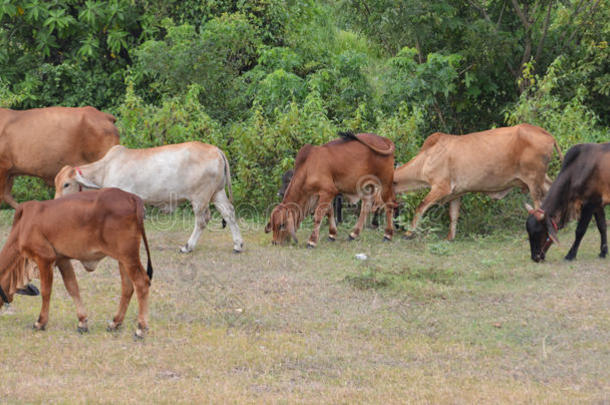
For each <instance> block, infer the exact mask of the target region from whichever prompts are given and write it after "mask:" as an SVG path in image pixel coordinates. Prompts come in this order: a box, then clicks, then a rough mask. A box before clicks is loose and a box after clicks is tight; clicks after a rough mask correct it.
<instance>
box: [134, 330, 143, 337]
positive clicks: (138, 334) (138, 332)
mask: <svg viewBox="0 0 610 405" xmlns="http://www.w3.org/2000/svg"><path fill="white" fill-rule="evenodd" d="M133 339H134V340H144V331H143V330H142V329H136V331H135V332H134V334H133Z"/></svg>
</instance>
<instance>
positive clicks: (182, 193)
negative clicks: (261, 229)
mask: <svg viewBox="0 0 610 405" xmlns="http://www.w3.org/2000/svg"><path fill="white" fill-rule="evenodd" d="M100 187H118V188H120V189H122V190H125V191H129V192H130V193H134V194H136V195H138V196H139V197H140V198H142V200H144V202H145V203H146V204H152V205H157V206H161V207H162V208H164V209H166V210H167V211H171V210H173V209H174V208H175V207H176V206H177V204H178V203H180V202H182V201H186V200H188V201H190V203H191V205H192V206H193V212H194V213H195V229H194V230H193V233H192V234H191V237H190V238H189V240H188V242H187V243H186V245H185V246H183V247H182V248H181V249H180V251H181V252H183V253H187V252H190V251H192V250H193V248H194V247H195V245H196V244H197V240H198V239H199V237H200V236H201V233H202V232H203V229H204V228H205V226H206V225H207V223H208V221H209V220H210V209H209V205H210V201H213V202H214V205H215V206H216V209H218V211H220V213H221V214H222V216H223V218H224V220H225V221H227V222H228V223H229V227H230V229H231V233H232V235H233V249H234V251H235V252H241V251H242V249H243V244H244V243H243V240H242V238H241V233H240V231H239V227H238V226H237V222H236V220H235V210H234V208H233V204H232V203H231V200H232V193H231V172H230V169H229V162H228V161H227V157H226V156H225V154H224V153H223V152H222V151H221V150H220V149H218V148H217V147H216V146H212V145H208V144H205V143H201V142H186V143H180V144H176V145H166V146H159V147H156V148H149V149H128V148H126V147H124V146H121V145H117V146H114V147H113V148H111V149H110V150H109V151H108V153H107V154H106V156H104V157H103V158H102V159H101V160H99V161H97V162H94V163H90V164H88V165H84V166H80V167H71V166H66V167H64V168H63V169H61V171H60V172H59V173H58V174H57V177H56V178H55V198H58V197H61V196H62V195H66V194H71V193H76V192H78V191H80V190H81V189H82V188H100ZM225 187H227V188H228V191H229V197H227V194H226V193H225Z"/></svg>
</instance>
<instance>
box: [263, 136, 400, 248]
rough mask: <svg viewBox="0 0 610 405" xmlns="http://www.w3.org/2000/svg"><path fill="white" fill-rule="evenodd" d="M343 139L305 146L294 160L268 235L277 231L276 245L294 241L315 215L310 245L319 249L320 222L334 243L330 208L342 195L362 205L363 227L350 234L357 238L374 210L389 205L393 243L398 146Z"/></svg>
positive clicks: (359, 225)
mask: <svg viewBox="0 0 610 405" xmlns="http://www.w3.org/2000/svg"><path fill="white" fill-rule="evenodd" d="M340 135H341V139H338V140H334V141H332V142H329V143H327V144H325V145H322V146H313V145H305V146H303V147H302V148H301V149H300V150H299V153H298V154H297V157H296V159H295V168H294V176H293V177H292V180H291V181H290V184H289V186H288V188H287V190H286V193H285V195H284V199H283V201H282V203H281V204H279V205H278V206H276V207H275V208H274V209H273V211H272V212H271V218H270V220H269V223H268V224H267V226H266V227H265V232H271V231H273V243H274V244H277V243H282V242H285V241H286V240H287V239H289V238H290V237H291V236H292V238H293V239H294V241H295V242H297V238H296V230H297V228H298V227H299V225H300V223H301V221H303V219H304V218H305V216H306V215H309V214H310V213H311V212H314V230H313V232H312V234H311V236H310V238H309V241H308V242H307V246H308V247H315V246H316V245H317V243H318V237H319V234H320V222H321V221H322V218H323V217H324V216H326V215H328V217H329V239H330V240H331V241H333V240H335V238H336V235H337V227H336V224H335V218H334V213H333V210H332V209H331V203H332V200H333V198H334V197H335V196H336V195H337V194H339V193H342V194H343V196H344V197H345V198H347V199H348V200H349V201H350V202H356V201H358V200H359V199H362V200H363V204H362V209H361V212H360V217H359V218H358V222H357V223H356V226H355V227H354V229H353V231H352V232H351V234H350V239H354V238H356V237H357V236H358V235H359V234H360V231H361V230H362V227H363V225H364V221H365V219H366V216H367V215H368V213H369V211H371V210H372V209H376V208H377V207H378V206H380V205H382V204H385V209H386V218H387V223H386V229H385V235H384V239H385V240H390V239H391V238H392V233H393V229H392V212H393V210H394V206H395V204H396V203H395V200H394V191H393V189H392V177H393V167H394V144H393V143H392V141H390V140H389V139H386V138H383V137H380V136H377V135H375V134H357V135H354V134H353V133H351V132H345V133H341V134H340Z"/></svg>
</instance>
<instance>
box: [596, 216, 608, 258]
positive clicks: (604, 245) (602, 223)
mask: <svg viewBox="0 0 610 405" xmlns="http://www.w3.org/2000/svg"><path fill="white" fill-rule="evenodd" d="M595 222H596V223H597V229H598V230H599V236H600V238H601V246H600V249H599V257H601V258H604V257H606V255H607V254H608V236H607V230H606V213H605V211H604V207H603V206H601V205H600V207H599V208H598V209H597V211H595Z"/></svg>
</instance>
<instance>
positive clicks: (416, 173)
mask: <svg viewBox="0 0 610 405" xmlns="http://www.w3.org/2000/svg"><path fill="white" fill-rule="evenodd" d="M553 148H555V150H556V151H557V153H558V154H559V157H560V158H561V150H560V149H559V146H558V145H557V142H556V141H555V139H554V138H553V136H552V135H551V134H549V133H548V132H546V131H545V130H544V129H542V128H539V127H536V126H533V125H529V124H520V125H517V126H514V127H506V128H496V129H490V130H487V131H483V132H475V133H472V134H467V135H461V136H456V135H449V134H443V133H440V132H437V133H434V134H432V135H430V136H429V137H428V138H427V139H426V141H425V142H424V144H423V146H422V147H421V150H420V151H419V153H418V154H417V155H416V156H415V157H414V158H413V159H411V160H410V161H409V162H408V163H406V164H404V165H402V166H400V167H399V168H398V169H396V171H395V172H394V190H395V192H396V193H405V192H409V191H414V190H419V189H423V188H430V192H429V193H428V195H426V197H425V198H424V200H423V201H422V202H421V204H420V205H419V206H418V207H417V210H416V211H415V216H414V217H413V222H412V224H411V230H409V231H407V234H406V235H405V236H406V237H408V238H410V237H413V236H414V231H415V230H416V229H417V225H418V223H419V221H420V219H421V217H422V216H423V215H424V213H425V212H426V210H428V208H430V207H431V206H433V205H434V204H444V203H447V202H449V203H450V205H449V217H450V219H451V225H450V228H449V234H448V235H447V239H449V240H452V239H453V238H455V233H456V228H457V221H458V217H459V214H460V197H461V196H462V195H463V194H465V193H471V192H481V193H486V194H488V195H490V196H491V197H492V198H496V199H501V198H503V197H505V196H506V195H507V194H508V193H509V192H510V190H511V189H512V188H513V187H521V189H522V190H524V191H525V190H529V192H530V194H531V196H532V199H533V201H534V204H535V206H536V208H538V207H539V206H540V201H541V199H542V198H543V197H544V194H545V193H546V192H547V191H548V189H549V187H550V185H551V179H549V177H548V176H547V175H546V171H547V167H548V164H549V162H550V160H551V157H552V154H553Z"/></svg>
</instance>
